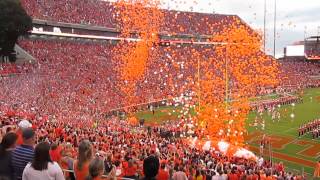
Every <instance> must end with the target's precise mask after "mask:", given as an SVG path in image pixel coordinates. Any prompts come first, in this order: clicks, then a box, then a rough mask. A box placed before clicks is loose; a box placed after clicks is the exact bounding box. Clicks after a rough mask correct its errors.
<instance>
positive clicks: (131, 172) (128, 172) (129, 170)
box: [124, 166, 137, 176]
mask: <svg viewBox="0 0 320 180" xmlns="http://www.w3.org/2000/svg"><path fill="white" fill-rule="evenodd" d="M124 172H125V173H124V174H125V176H134V175H135V174H136V172H137V168H136V167H135V166H132V167H127V168H125V169H124Z"/></svg>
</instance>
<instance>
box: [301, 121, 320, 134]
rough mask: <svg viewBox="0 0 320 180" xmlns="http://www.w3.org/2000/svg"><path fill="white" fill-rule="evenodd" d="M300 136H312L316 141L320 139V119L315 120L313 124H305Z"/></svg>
mask: <svg viewBox="0 0 320 180" xmlns="http://www.w3.org/2000/svg"><path fill="white" fill-rule="evenodd" d="M298 134H299V136H303V135H305V134H311V136H312V139H316V138H319V137H320V119H315V120H313V121H311V122H308V123H306V124H303V125H301V126H300V127H299V129H298Z"/></svg>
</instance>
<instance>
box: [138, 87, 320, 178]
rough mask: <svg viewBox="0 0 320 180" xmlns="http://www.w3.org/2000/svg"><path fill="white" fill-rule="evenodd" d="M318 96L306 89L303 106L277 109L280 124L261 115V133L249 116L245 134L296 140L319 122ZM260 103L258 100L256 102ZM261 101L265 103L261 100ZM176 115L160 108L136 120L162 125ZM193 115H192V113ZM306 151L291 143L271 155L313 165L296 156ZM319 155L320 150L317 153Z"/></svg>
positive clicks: (253, 114)
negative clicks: (307, 126)
mask: <svg viewBox="0 0 320 180" xmlns="http://www.w3.org/2000/svg"><path fill="white" fill-rule="evenodd" d="M318 96H320V88H313V89H306V90H305V91H304V96H303V103H301V104H296V105H295V106H294V107H293V106H291V105H287V106H282V107H280V108H278V109H279V111H281V112H285V113H282V117H281V120H280V121H279V122H278V121H275V122H273V121H272V120H271V116H270V115H268V113H264V114H263V119H264V120H265V129H264V130H262V129H261V127H252V126H249V124H252V123H253V121H254V118H255V117H256V112H251V113H250V114H249V116H248V120H247V122H246V127H247V130H248V133H253V132H255V131H259V132H263V133H265V134H268V135H279V136H283V137H292V138H295V139H296V138H297V129H298V128H299V126H300V125H301V124H304V123H307V122H309V121H311V120H313V119H316V118H320V102H319V101H317V98H316V97H318ZM274 98H277V95H271V96H270V99H274ZM257 99H261V98H257ZM262 99H266V98H265V97H262ZM179 111H181V108H180V107H160V108H158V109H156V110H155V114H153V113H152V112H150V111H142V112H138V113H136V117H137V118H138V119H140V118H143V119H145V120H146V123H161V122H163V121H167V120H169V121H172V120H176V119H178V114H179ZM191 112H192V113H193V114H194V111H191ZM290 114H294V115H295V117H294V118H291V117H290ZM299 139H300V140H308V141H313V142H317V143H320V140H319V139H318V140H312V138H311V135H309V134H307V135H304V136H303V137H301V138H299ZM249 144H250V145H252V146H259V145H258V144H256V143H254V142H250V143H249ZM305 148H306V147H304V146H301V145H296V144H293V143H290V144H288V145H287V146H285V148H284V149H281V150H276V149H274V150H273V151H275V152H279V153H283V154H286V155H289V156H292V157H297V158H301V159H306V160H310V161H313V162H316V160H317V157H309V156H303V155H301V154H297V153H298V152H300V151H301V150H303V149H305ZM319 151H320V150H319ZM275 161H283V162H284V164H285V165H286V166H287V167H288V168H290V169H293V170H299V171H301V170H302V169H304V171H305V172H306V173H308V174H312V173H313V168H310V167H308V166H303V165H301V164H296V163H294V162H290V161H287V160H285V159H277V158H275Z"/></svg>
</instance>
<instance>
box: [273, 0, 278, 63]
mask: <svg viewBox="0 0 320 180" xmlns="http://www.w3.org/2000/svg"><path fill="white" fill-rule="evenodd" d="M276 38H277V0H274V27H273V57H274V58H275V57H276Z"/></svg>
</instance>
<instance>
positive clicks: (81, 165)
mask: <svg viewBox="0 0 320 180" xmlns="http://www.w3.org/2000/svg"><path fill="white" fill-rule="evenodd" d="M92 154H93V150H92V145H91V143H90V141H88V140H83V141H81V142H80V145H79V152H78V159H77V160H76V161H75V163H74V174H75V177H76V179H77V180H85V178H86V177H87V176H88V175H89V164H90V161H91V159H92Z"/></svg>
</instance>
